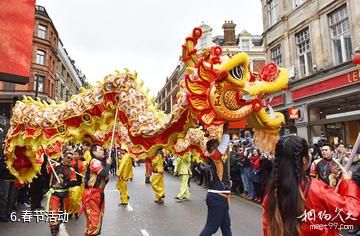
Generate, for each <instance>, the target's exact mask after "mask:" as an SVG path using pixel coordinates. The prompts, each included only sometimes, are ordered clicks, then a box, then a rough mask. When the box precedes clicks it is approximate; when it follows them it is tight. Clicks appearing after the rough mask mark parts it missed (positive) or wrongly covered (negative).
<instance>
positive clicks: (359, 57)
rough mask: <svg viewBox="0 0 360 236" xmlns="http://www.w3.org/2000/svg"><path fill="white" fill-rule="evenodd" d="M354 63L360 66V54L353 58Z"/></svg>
mask: <svg viewBox="0 0 360 236" xmlns="http://www.w3.org/2000/svg"><path fill="white" fill-rule="evenodd" d="M352 62H353V63H354V64H357V65H360V53H357V54H355V55H354V56H353V57H352Z"/></svg>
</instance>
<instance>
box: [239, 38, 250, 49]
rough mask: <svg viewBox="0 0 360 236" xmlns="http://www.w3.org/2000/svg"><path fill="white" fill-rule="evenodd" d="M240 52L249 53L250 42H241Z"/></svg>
mask: <svg viewBox="0 0 360 236" xmlns="http://www.w3.org/2000/svg"><path fill="white" fill-rule="evenodd" d="M241 50H242V51H250V41H249V40H248V39H246V40H244V39H242V40H241Z"/></svg>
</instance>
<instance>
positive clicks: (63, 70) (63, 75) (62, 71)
mask: <svg viewBox="0 0 360 236" xmlns="http://www.w3.org/2000/svg"><path fill="white" fill-rule="evenodd" d="M65 72H66V71H65V66H64V65H62V66H61V75H62V77H63V78H65Z"/></svg>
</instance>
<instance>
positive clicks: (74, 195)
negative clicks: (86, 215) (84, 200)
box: [69, 149, 85, 219]
mask: <svg viewBox="0 0 360 236" xmlns="http://www.w3.org/2000/svg"><path fill="white" fill-rule="evenodd" d="M82 155H83V152H82V151H81V150H80V149H77V150H75V151H74V154H73V157H74V160H72V161H71V163H70V166H71V167H72V168H73V169H74V170H75V171H76V172H77V173H76V179H77V183H78V185H76V186H74V187H71V188H69V197H70V206H69V213H70V218H72V215H73V214H75V218H76V219H78V218H79V213H80V203H81V197H82V194H83V192H84V185H82V182H83V181H82V176H81V175H84V174H85V173H84V172H85V168H84V164H83V162H82V161H81V158H82Z"/></svg>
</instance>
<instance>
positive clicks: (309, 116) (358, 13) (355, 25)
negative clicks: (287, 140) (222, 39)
mask: <svg viewBox="0 0 360 236" xmlns="http://www.w3.org/2000/svg"><path fill="white" fill-rule="evenodd" d="M261 3H262V10H263V25H264V33H263V39H264V44H265V50H266V59H267V61H269V62H270V61H272V62H275V63H277V64H278V65H279V66H281V67H285V68H288V70H289V77H290V81H289V89H288V90H287V91H284V92H281V93H278V94H276V95H275V96H273V97H272V102H271V105H272V106H273V107H274V108H275V110H277V111H281V112H283V113H284V114H285V116H286V125H285V127H284V129H283V130H282V134H286V133H297V134H298V135H299V136H302V137H304V138H306V139H307V140H308V141H309V142H311V143H316V142H317V141H318V140H319V139H323V138H326V139H327V140H328V141H329V142H330V143H332V144H339V143H344V144H353V143H354V142H355V139H356V137H357V134H358V133H359V131H360V70H359V68H358V67H356V66H355V65H354V64H352V62H351V57H352V55H353V54H354V53H355V51H357V50H358V49H359V47H360V21H359V17H360V5H359V2H358V1H357V0H261Z"/></svg>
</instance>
